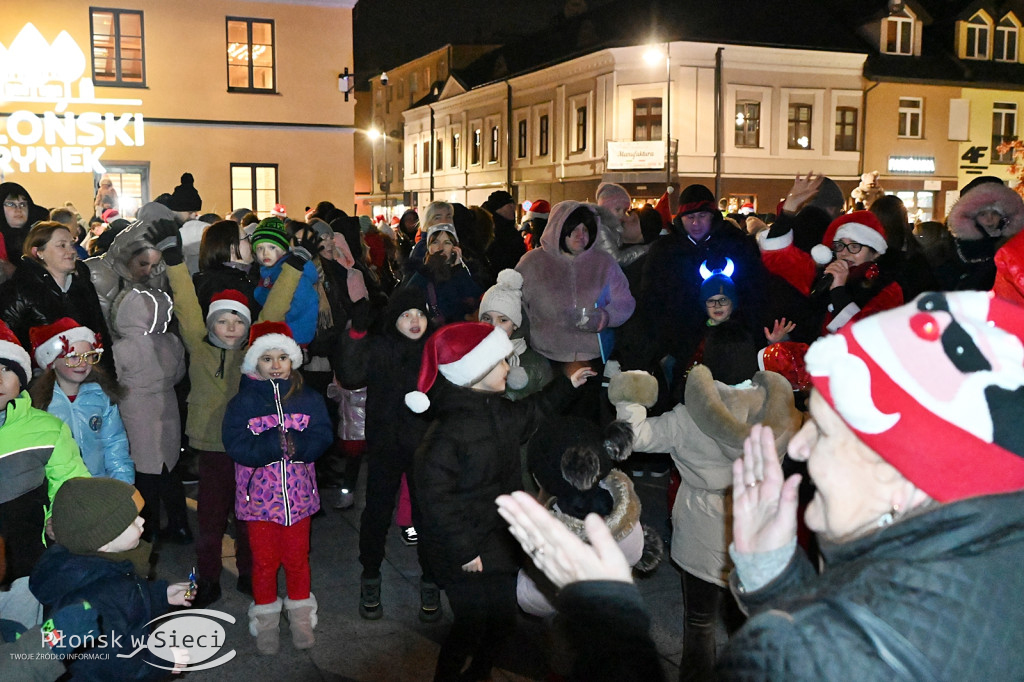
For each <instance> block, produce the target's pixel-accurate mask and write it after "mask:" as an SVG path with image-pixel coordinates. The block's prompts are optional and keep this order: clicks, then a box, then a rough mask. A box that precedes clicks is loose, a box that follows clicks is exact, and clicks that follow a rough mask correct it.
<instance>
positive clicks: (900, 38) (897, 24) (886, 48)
mask: <svg viewBox="0 0 1024 682" xmlns="http://www.w3.org/2000/svg"><path fill="white" fill-rule="evenodd" d="M914 23H915V21H914V15H913V14H912V13H911V12H910V10H909V9H907V7H906V6H905V5H904V6H903V7H902V8H900V9H898V10H896V11H894V12H893V13H892V14H890V15H889V16H887V17H886V18H885V19H883V20H882V45H881V48H882V52H884V53H886V54H905V55H911V54H914Z"/></svg>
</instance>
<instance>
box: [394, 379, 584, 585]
mask: <svg viewBox="0 0 1024 682" xmlns="http://www.w3.org/2000/svg"><path fill="white" fill-rule="evenodd" d="M572 397H573V388H572V384H571V383H570V382H569V380H568V379H567V378H566V377H565V376H560V377H558V378H557V379H555V380H554V381H552V382H551V383H550V384H548V386H547V388H545V389H544V390H543V391H542V392H540V393H535V394H533V395H531V396H529V397H528V398H524V399H523V400H519V401H516V402H512V401H510V400H507V399H506V398H503V397H502V394H500V393H484V392H481V391H474V390H472V389H468V388H461V387H458V386H455V385H453V384H451V383H449V382H448V381H447V380H445V379H444V378H443V377H441V376H438V378H437V382H436V383H435V384H434V390H433V391H431V394H430V400H431V412H432V413H433V416H434V421H433V423H432V424H431V425H430V429H429V430H428V431H427V434H426V436H424V437H423V442H422V443H420V447H419V450H417V451H416V459H415V462H414V465H413V476H414V481H415V490H416V496H417V502H418V503H419V508H420V510H421V512H422V513H421V519H422V521H421V524H418V525H417V526H416V530H417V531H419V533H420V543H422V544H423V553H422V554H421V556H423V557H425V559H426V560H427V562H428V565H429V566H430V567H431V569H432V573H433V575H434V576H435V578H436V579H437V581H438V582H439V583H440V584H442V585H445V584H447V583H450V582H458V581H460V580H461V579H463V577H464V576H466V575H468V574H467V573H465V572H464V571H463V570H462V566H463V565H464V564H467V563H469V562H470V561H472V560H473V559H475V558H476V557H478V556H479V557H480V558H481V560H482V561H483V568H484V572H487V573H495V572H500V573H514V572H516V571H517V570H518V569H519V563H520V562H519V545H518V544H517V543H516V541H515V539H514V538H513V537H512V535H511V533H509V532H508V524H507V523H506V522H505V520H504V519H502V518H501V517H500V516H499V515H498V508H497V507H496V506H495V504H494V499H495V498H496V497H498V495H503V494H507V493H510V492H512V491H514V490H520V489H521V488H522V485H523V482H522V466H521V464H520V457H519V447H520V445H522V444H523V443H525V442H526V441H527V440H529V438H530V436H532V435H533V433H534V431H536V430H537V427H539V426H540V424H541V423H542V422H543V420H544V419H546V418H547V417H548V416H549V415H552V414H556V413H557V412H558V411H559V409H560V408H561V407H563V406H564V405H565V404H567V403H568V402H569V401H570V400H571V399H572Z"/></svg>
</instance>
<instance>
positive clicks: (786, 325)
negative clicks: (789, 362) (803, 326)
mask: <svg viewBox="0 0 1024 682" xmlns="http://www.w3.org/2000/svg"><path fill="white" fill-rule="evenodd" d="M794 329H796V322H787V321H786V318H782V319H781V320H775V324H774V325H773V326H772V329H771V331H768V327H765V328H764V338H765V339H767V341H768V345H769V346H770V345H772V344H773V343H778V342H779V341H782V340H783V339H784V338H786V335H787V334H789V333H790V332H791V331H793V330H794Z"/></svg>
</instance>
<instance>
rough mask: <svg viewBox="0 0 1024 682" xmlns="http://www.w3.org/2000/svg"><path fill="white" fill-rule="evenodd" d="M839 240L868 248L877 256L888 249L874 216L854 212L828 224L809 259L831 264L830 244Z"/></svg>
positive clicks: (881, 229) (882, 232) (882, 228)
mask: <svg viewBox="0 0 1024 682" xmlns="http://www.w3.org/2000/svg"><path fill="white" fill-rule="evenodd" d="M839 239H849V240H850V241H854V242H857V243H858V244H863V245H864V246H870V247H871V248H872V249H874V250H875V251H877V252H878V255H882V254H883V253H885V251H886V249H887V248H888V244H887V243H886V241H885V228H884V227H882V223H880V222H879V221H878V218H877V217H876V216H875V214H874V213H872V212H871V211H854V212H853V213H847V214H845V215H841V216H839V217H838V218H836V219H835V220H833V221H832V222H831V223H830V224H829V226H828V229H827V230H825V236H824V237H823V238H822V240H821V244H815V245H814V248H813V249H811V258H813V259H814V261H815V262H816V263H818V264H820V265H828V264H829V263H831V262H832V243H833V242H835V241H837V240H839Z"/></svg>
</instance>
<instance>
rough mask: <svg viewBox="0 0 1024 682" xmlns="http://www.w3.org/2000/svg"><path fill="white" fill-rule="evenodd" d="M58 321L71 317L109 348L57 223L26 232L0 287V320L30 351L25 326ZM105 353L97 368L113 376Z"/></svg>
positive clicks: (81, 271) (92, 295) (71, 246)
mask: <svg viewBox="0 0 1024 682" xmlns="http://www.w3.org/2000/svg"><path fill="white" fill-rule="evenodd" d="M62 317H71V318H73V319H75V320H77V321H78V322H80V323H81V324H82V325H84V326H86V327H88V328H89V329H92V330H94V331H96V332H97V333H98V334H99V337H100V339H101V340H102V342H103V346H104V347H105V348H110V335H109V333H108V331H107V323H106V322H105V321H104V319H103V311H102V309H101V308H100V302H99V298H98V297H97V295H96V289H95V287H93V284H92V281H91V280H90V279H89V268H87V267H86V266H85V264H84V263H82V261H80V260H78V256H77V254H76V253H75V241H74V238H73V237H72V236H71V232H69V231H68V228H66V227H65V226H64V225H61V224H60V223H56V222H52V221H44V222H40V223H36V224H35V225H34V226H33V227H32V229H31V230H29V231H28V235H27V236H26V237H25V242H24V245H23V247H22V256H21V264H20V266H19V267H18V270H17V271H16V272H15V274H14V277H12V278H11V279H10V280H8V281H7V282H4V284H3V285H2V286H0V319H3V321H4V322H6V323H7V325H8V326H9V327H10V328H11V331H13V332H14V334H15V336H17V337H18V341H19V342H20V343H21V345H22V346H23V347H24V348H30V347H31V345H32V344H31V340H30V338H29V329H30V328H32V327H40V326H42V325H46V324H50V323H52V322H54V321H55V320H59V319H60V318H62ZM109 355H110V354H109V353H106V354H104V356H103V357H102V358H101V364H102V365H103V368H104V369H105V370H107V373H108V374H110V375H111V376H113V375H114V363H113V360H112V358H110V357H109Z"/></svg>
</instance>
